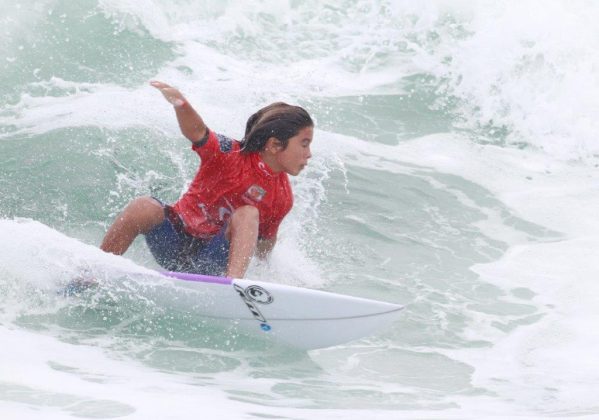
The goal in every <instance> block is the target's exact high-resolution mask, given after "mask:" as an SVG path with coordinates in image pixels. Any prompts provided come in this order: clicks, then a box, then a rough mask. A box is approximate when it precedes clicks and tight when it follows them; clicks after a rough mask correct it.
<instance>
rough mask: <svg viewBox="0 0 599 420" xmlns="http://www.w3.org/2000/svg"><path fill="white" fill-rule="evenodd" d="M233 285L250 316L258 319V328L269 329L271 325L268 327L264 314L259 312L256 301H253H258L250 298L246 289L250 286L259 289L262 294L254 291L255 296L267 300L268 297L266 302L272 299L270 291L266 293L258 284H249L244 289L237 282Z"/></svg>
mask: <svg viewBox="0 0 599 420" xmlns="http://www.w3.org/2000/svg"><path fill="white" fill-rule="evenodd" d="M233 287H234V288H235V290H236V291H237V293H238V294H239V297H240V298H241V299H242V300H243V302H244V303H245V305H246V306H247V307H248V309H249V310H250V312H251V313H252V316H253V317H254V319H256V320H257V321H260V328H261V329H262V330H263V331H270V330H271V327H270V325H268V321H267V320H266V318H264V315H262V312H260V309H258V305H256V303H255V302H258V301H254V300H253V298H250V297H249V296H250V294H249V293H248V292H247V290H248V289H250V288H251V287H254V288H259V289H261V290H262V292H261V293H262V294H260V293H258V292H259V291H256V292H255V294H256V296H263V297H262V298H261V299H266V300H268V298H270V301H269V302H268V303H270V302H272V300H273V299H272V296H270V293H268V292H267V291H266V290H264V289H263V288H261V287H260V286H250V287H248V288H247V289H244V288H243V287H241V286H239V285H238V284H235V283H233Z"/></svg>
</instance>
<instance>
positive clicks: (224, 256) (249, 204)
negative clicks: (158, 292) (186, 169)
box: [101, 81, 314, 278]
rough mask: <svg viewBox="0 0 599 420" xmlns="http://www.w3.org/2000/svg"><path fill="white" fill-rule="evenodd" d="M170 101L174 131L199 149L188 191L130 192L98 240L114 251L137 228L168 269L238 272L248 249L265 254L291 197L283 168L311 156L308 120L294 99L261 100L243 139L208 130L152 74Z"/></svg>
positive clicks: (289, 169) (294, 169) (297, 168)
mask: <svg viewBox="0 0 599 420" xmlns="http://www.w3.org/2000/svg"><path fill="white" fill-rule="evenodd" d="M151 85H152V86H154V87H155V88H157V89H158V90H160V92H162V94H163V95H164V97H165V98H166V99H167V100H168V101H169V102H170V103H171V104H172V105H173V106H174V109H175V113H176V115H177V120H178V122H179V127H180V128H181V132H182V133H183V135H184V136H185V137H187V138H188V139H189V140H190V141H191V143H192V149H193V150H194V151H195V152H196V153H197V154H198V155H199V156H200V159H201V165H200V168H199V170H198V172H197V174H196V176H195V178H194V180H193V182H192V183H191V185H190V187H189V189H188V190H187V192H186V193H185V194H184V195H183V196H182V197H181V198H180V199H179V200H178V201H177V202H176V203H174V204H172V205H168V204H164V203H162V202H161V201H160V200H158V199H156V198H153V197H139V198H137V199H135V200H133V201H132V202H131V203H130V204H129V205H128V206H127V207H126V208H125V210H123V212H122V213H121V214H120V215H119V216H118V217H117V218H116V220H115V221H114V223H113V224H112V226H111V227H110V228H109V229H108V232H107V233H106V236H105V237H104V240H103V241H102V245H101V248H102V250H104V251H106V252H111V253H114V254H118V255H121V254H123V253H125V251H126V250H127V249H128V248H129V246H130V245H131V243H132V242H133V240H134V239H135V238H136V237H137V235H139V234H144V235H145V237H146V242H147V244H148V246H149V248H150V251H151V252H152V254H153V255H154V258H155V259H156V261H157V262H158V263H159V264H160V265H161V266H163V267H164V268H166V269H168V270H173V271H187V272H193V273H201V274H213V275H223V274H224V275H226V276H227V277H234V278H241V277H243V276H244V274H245V272H246V270H247V267H248V265H249V263H250V260H251V258H252V256H253V255H254V254H257V255H258V256H260V257H262V258H264V257H266V256H267V255H268V254H269V253H270V251H271V250H272V249H273V247H274V245H275V243H276V240H277V231H278V228H279V224H280V223H281V221H282V220H283V218H284V217H285V215H286V214H287V213H288V212H289V210H290V209H291V207H292V205H293V195H292V191H291V186H290V183H289V179H288V177H287V175H293V176H295V175H297V174H299V173H300V172H301V171H302V169H303V168H304V167H305V166H306V164H307V163H308V160H309V159H310V157H311V152H310V145H311V143H312V137H313V127H314V123H313V122H312V119H311V118H310V115H309V114H308V113H307V112H306V111H305V110H304V109H303V108H300V107H298V106H292V105H288V104H285V103H283V102H276V103H273V104H271V105H268V106H266V107H264V108H262V109H260V110H259V111H257V112H256V113H255V114H253V115H252V116H250V118H249V119H248V121H247V123H246V129H245V135H244V138H243V140H242V141H236V140H232V139H230V138H228V137H226V136H224V135H222V134H217V133H215V132H214V131H212V130H210V129H209V128H208V127H207V126H206V124H205V123H204V121H203V120H202V118H201V117H200V116H199V115H198V113H197V112H196V111H195V110H194V109H193V107H192V106H191V105H190V104H189V103H188V102H187V100H186V99H185V98H184V97H183V95H182V94H181V92H179V91H178V90H177V89H175V88H173V87H171V86H169V85H167V84H165V83H162V82H157V81H156V82H151Z"/></svg>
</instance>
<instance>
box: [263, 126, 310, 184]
mask: <svg viewBox="0 0 599 420" xmlns="http://www.w3.org/2000/svg"><path fill="white" fill-rule="evenodd" d="M313 136H314V128H313V127H305V128H302V129H301V130H300V131H299V132H298V133H297V134H296V135H295V136H293V137H291V138H290V139H289V143H288V144H287V147H286V148H285V149H284V150H283V148H282V146H278V147H279V149H278V150H277V152H276V153H275V155H274V158H275V163H276V168H272V169H273V170H274V171H275V172H280V171H284V172H286V173H288V174H289V175H293V176H295V175H297V174H299V173H300V172H301V171H302V169H304V167H305V166H306V165H307V164H308V159H310V158H311V157H312V153H311V152H310V144H311V143H312V137H313Z"/></svg>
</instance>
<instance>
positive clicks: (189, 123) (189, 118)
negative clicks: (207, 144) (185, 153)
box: [175, 101, 206, 143]
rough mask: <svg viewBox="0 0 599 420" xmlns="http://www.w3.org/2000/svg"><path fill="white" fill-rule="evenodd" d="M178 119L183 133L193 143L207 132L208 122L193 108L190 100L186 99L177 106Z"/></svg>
mask: <svg viewBox="0 0 599 420" xmlns="http://www.w3.org/2000/svg"><path fill="white" fill-rule="evenodd" d="M175 112H176V114H177V121H178V122H179V127H180V128H181V133H183V135H184V136H185V137H187V138H188V139H189V140H190V141H191V142H192V143H195V142H197V141H199V140H200V139H201V138H203V137H204V136H205V134H206V124H204V121H203V120H202V117H200V115H199V114H198V113H197V112H196V111H195V109H193V107H192V106H191V105H190V104H189V102H187V101H185V102H184V103H183V104H182V105H179V106H175Z"/></svg>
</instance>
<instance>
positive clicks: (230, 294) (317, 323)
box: [162, 272, 403, 350]
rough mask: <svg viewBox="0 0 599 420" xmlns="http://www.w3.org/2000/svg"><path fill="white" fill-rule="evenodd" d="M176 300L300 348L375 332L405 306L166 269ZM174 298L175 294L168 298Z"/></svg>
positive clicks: (165, 274)
mask: <svg viewBox="0 0 599 420" xmlns="http://www.w3.org/2000/svg"><path fill="white" fill-rule="evenodd" d="M162 274H163V275H164V276H167V277H169V278H171V279H173V283H174V285H175V286H176V288H185V289H191V290H194V291H196V292H198V293H180V294H177V306H178V307H180V308H181V309H186V310H191V311H195V312H197V313H198V314H200V315H203V316H207V317H212V318H221V319H231V320H236V322H238V323H239V324H240V326H242V327H243V328H244V329H246V330H248V331H251V332H255V333H258V334H261V335H264V336H267V337H270V338H272V339H274V340H276V341H278V342H280V343H284V344H286V345H289V346H293V347H296V348H300V349H306V350H310V349H317V348H323V347H330V346H334V345H338V344H342V343H346V342H348V341H352V340H356V339H358V338H362V337H365V336H368V335H370V334H373V333H374V332H376V331H379V330H381V329H383V328H384V327H387V326H389V325H390V324H391V323H392V322H393V321H394V320H396V319H397V317H398V315H399V313H400V311H401V309H403V306H401V305H397V304H393V303H387V302H380V301H376V300H371V299H363V298H357V297H352V296H346V295H341V294H336V293H329V292H323V291H319V290H312V289H305V288H301V287H293V286H286V285H282V284H276V283H267V282H261V281H253V280H247V279H230V278H226V277H213V276H204V275H199V274H190V273H178V272H165V273H162ZM169 299H170V298H169Z"/></svg>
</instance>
